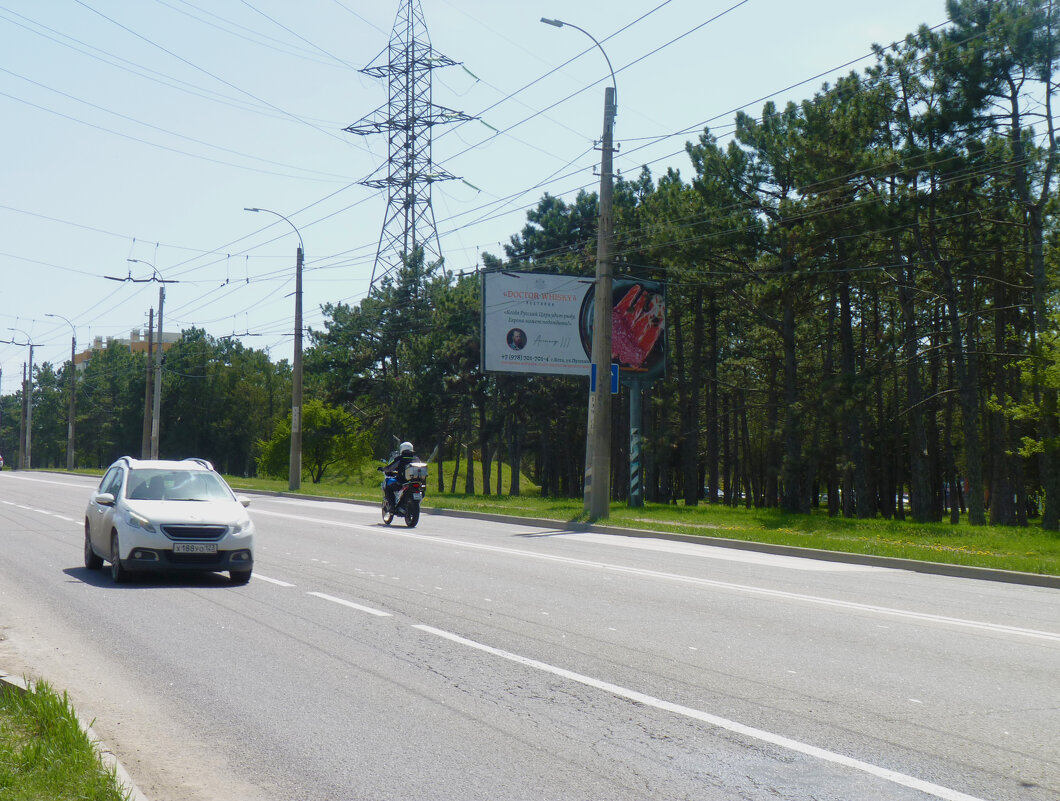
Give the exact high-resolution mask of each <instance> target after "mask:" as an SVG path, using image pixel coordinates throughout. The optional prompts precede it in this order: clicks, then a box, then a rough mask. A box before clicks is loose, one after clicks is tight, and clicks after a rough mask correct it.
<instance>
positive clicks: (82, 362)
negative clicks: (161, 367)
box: [74, 328, 181, 372]
mask: <svg viewBox="0 0 1060 801" xmlns="http://www.w3.org/2000/svg"><path fill="white" fill-rule="evenodd" d="M180 336H181V335H180V334H174V333H172V332H163V333H162V350H163V351H167V350H169V349H170V348H172V347H173V345H174V344H176V343H177V342H178V341H180ZM112 344H118V345H124V346H125V347H127V348H128V349H129V350H131V351H132V352H133V353H147V337H146V336H145V335H143V334H142V333H141V332H140V329H138V328H136V329H133V330H132V331H130V332H129V337H128V339H126V338H125V337H107V338H106V339H104V338H103V337H96V338H95V339H94V340H92V347H90V348H88V349H87V350H84V351H82V352H81V353H78V354H77V355H75V356H74V365H75V366H76V367H77V371H78V372H81V371H83V370H84V369H85V367H87V366H88V363H89V362H90V361H92V356H93V355H94V354H95V353H96V351H101V350H106V349H107V348H109V347H110V346H111V345H112ZM155 347H157V343H155Z"/></svg>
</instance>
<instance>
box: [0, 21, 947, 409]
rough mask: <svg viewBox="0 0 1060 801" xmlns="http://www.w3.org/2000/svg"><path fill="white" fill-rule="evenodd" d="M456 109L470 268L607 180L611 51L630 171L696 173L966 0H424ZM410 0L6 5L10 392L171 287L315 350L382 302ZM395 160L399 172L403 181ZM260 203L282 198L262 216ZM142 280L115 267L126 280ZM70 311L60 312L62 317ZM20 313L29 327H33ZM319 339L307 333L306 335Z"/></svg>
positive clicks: (455, 257) (1, 92)
mask: <svg viewBox="0 0 1060 801" xmlns="http://www.w3.org/2000/svg"><path fill="white" fill-rule="evenodd" d="M418 1H419V3H420V7H421V9H422V12H423V17H424V20H425V22H426V26H427V35H428V36H429V38H430V41H431V44H432V47H433V49H434V50H435V51H436V52H438V53H439V54H441V55H444V56H446V57H448V58H449V59H452V60H453V61H455V62H457V64H456V65H454V66H447V67H444V68H439V69H436V70H434V71H433V72H432V77H433V85H432V92H433V99H434V102H435V103H437V104H439V105H441V106H445V107H447V108H450V109H454V110H458V111H462V112H464V113H465V114H467V115H469V116H472V117H475V118H477V119H475V120H473V121H470V122H464V123H451V124H446V125H439V126H436V127H435V128H434V133H433V136H434V139H433V159H434V162H435V163H437V164H438V165H439V166H440V167H441V168H442V169H444V170H445V171H446V172H448V173H449V174H451V175H453V176H456V179H454V180H449V181H444V182H438V183H435V184H434V185H433V192H432V204H433V211H434V218H435V220H436V226H437V231H438V235H439V241H440V247H441V251H442V254H443V256H444V258H445V265H446V267H447V269H450V270H453V271H454V272H459V271H461V270H474V269H475V268H476V266H478V265H479V264H480V262H481V254H482V253H483V252H484V251H485V252H488V253H492V254H494V255H497V256H503V249H502V246H503V244H504V243H507V242H508V241H509V239H510V237H511V236H512V235H514V234H518V233H519V232H520V230H521V229H522V228H523V226H524V225H525V224H526V212H527V210H528V209H531V208H533V207H535V206H536V205H537V203H538V201H539V200H540V199H541V197H542V196H543V195H544V193H546V192H547V193H549V194H551V195H554V196H558V197H561V198H564V199H566V200H572V199H573V198H574V197H575V196H576V194H577V193H578V191H580V190H583V189H585V190H588V191H596V190H597V188H598V185H599V178H598V176H597V174H596V169H595V168H596V167H597V166H598V164H599V152H598V151H597V150H595V149H594V144H595V142H596V140H598V139H599V138H600V135H601V132H602V125H603V92H604V87H605V86H606V85H607V84H609V83H610V81H611V75H610V72H609V71H608V67H607V61H605V59H604V57H603V55H602V54H601V52H600V50H599V49H597V47H596V46H595V45H594V44H593V42H592V41H591V39H590V38H589V37H588V36H586V35H585V33H582V32H581V31H578V30H576V29H574V28H571V27H565V28H555V27H552V26H549V25H544V24H541V23H540V21H539V20H540V18H541V17H550V18H559V19H562V20H564V21H566V22H569V23H571V24H573V25H577V26H579V27H581V28H584V29H585V31H587V32H588V33H590V34H591V35H592V36H593V37H595V39H596V40H598V41H599V42H600V44H601V46H602V48H603V50H604V51H605V52H606V54H607V56H608V58H609V59H610V62H611V65H612V67H613V69H614V72H615V82H616V85H617V89H618V116H617V119H616V122H615V141H616V143H617V144H618V147H619V148H620V149H619V152H618V153H617V155H616V157H615V167H616V169H618V170H619V171H621V172H622V174H623V175H625V176H627V177H629V178H636V177H638V176H639V175H640V173H641V170H642V169H643V167H644V166H647V167H648V168H649V169H650V170H651V172H652V175H653V176H654V177H655V178H656V179H657V178H658V177H660V176H661V175H663V174H664V173H665V172H666V170H667V169H669V168H673V169H676V170H679V171H680V172H681V174H682V175H683V176H684V177H685V178H686V179H689V178H690V177H691V170H690V165H689V162H688V159H687V157H686V156H685V153H684V147H685V144H686V142H689V141H695V140H697V139H698V137H699V135H700V134H701V133H702V132H703V129H704V127H705V126H706V127H709V128H710V130H711V132H712V133H714V134H715V135H716V136H718V137H719V139H720V140H721V141H722V143H723V144H724V143H725V142H727V140H728V136H729V135H730V133H731V130H732V123H733V121H734V119H735V115H736V112H737V111H738V110H743V111H745V112H747V113H748V114H751V115H754V116H757V115H758V114H760V112H761V109H762V106H763V104H764V103H765V102H766V100H772V101H774V102H776V103H778V104H783V103H786V102H788V101H795V102H798V101H800V100H802V99H805V98H807V97H811V96H812V95H813V94H814V92H816V91H818V90H819V89H820V88H821V86H822V84H823V83H824V82H826V81H834V80H835V78H836V77H837V76H839V75H844V74H847V73H848V72H850V71H851V70H855V71H861V70H863V69H865V68H866V67H867V66H869V65H870V64H871V63H872V59H871V58H867V56H868V55H869V54H870V52H871V47H872V45H873V43H880V44H889V43H891V42H894V41H896V40H900V39H902V38H903V37H904V36H905V35H906V34H908V33H911V32H913V31H914V30H916V28H917V27H918V26H919V25H921V24H927V25H930V26H935V25H939V24H941V23H944V22H945V21H946V12H945V2H944V0H889V2H879V0H799V1H798V2H793V1H792V0H606V1H605V0H562V2H561V1H560V0H418ZM405 2H406V0H372V2H366V0H299V2H291V0H0V120H2V121H3V124H2V125H0V154H2V155H0V170H2V174H0V175H2V179H0V340H14V344H9V343H3V342H0V370H2V379H0V394H4V395H7V394H11V393H13V392H15V391H16V389H17V388H18V382H19V381H20V380H21V375H22V365H23V363H24V362H25V361H26V359H27V357H28V351H29V348H28V347H26V346H25V344H24V343H26V342H27V341H32V342H33V344H34V346H35V350H34V362H35V364H40V363H42V362H51V363H52V365H53V366H55V367H56V368H58V367H59V366H61V364H62V363H63V362H64V361H65V360H67V359H68V358H69V353H70V339H71V336H72V335H76V339H77V345H78V351H81V350H82V349H84V348H86V347H88V346H89V345H91V344H92V342H93V340H95V339H96V338H102V339H103V340H106V339H107V338H108V337H115V338H119V337H124V338H128V337H129V336H130V332H132V331H134V330H135V331H144V330H145V329H146V326H147V322H148V315H149V310H150V309H152V308H155V309H157V306H158V300H159V297H158V296H159V284H158V283H156V282H152V281H150V280H147V279H151V278H154V277H161V278H164V279H165V280H166V281H169V282H171V283H167V284H166V300H165V306H164V327H165V330H166V332H171V331H172V332H179V331H181V330H184V329H187V328H191V327H198V328H202V329H205V330H206V331H207V333H209V334H210V335H212V336H214V337H225V336H235V337H237V338H239V339H240V340H241V341H243V343H244V344H245V345H246V346H247V347H252V348H256V349H263V350H267V351H268V353H269V354H270V356H271V357H272V358H273V359H274V360H279V359H284V358H287V359H289V358H290V357H291V353H292V349H293V345H292V343H293V318H294V297H293V292H294V276H295V254H296V249H297V247H298V236H297V235H296V231H297V234H298V235H300V236H301V240H302V242H303V243H304V252H305V269H304V278H303V281H304V310H305V311H304V326H305V328H307V329H316V330H321V329H322V328H323V324H324V315H323V313H322V311H321V306H322V305H323V304H326V303H339V302H342V303H347V304H350V305H356V304H357V303H359V302H360V301H361V300H362V299H363V298H364V297H365V296H366V294H367V292H368V289H369V284H370V279H371V276H372V271H373V262H374V260H375V253H376V247H377V244H378V241H379V235H380V230H381V228H382V223H383V217H384V212H385V210H386V199H385V196H384V194H383V193H382V192H381V191H380V190H378V189H371V188H368V187H365V186H364V185H362V183H361V182H362V181H365V180H366V179H369V178H371V177H378V176H379V173H378V172H377V171H378V170H379V169H380V167H381V166H382V165H384V164H385V161H386V159H387V156H388V150H387V149H388V145H387V141H386V139H385V137H384V136H382V135H376V136H370V137H362V136H359V135H355V134H349V133H345V132H344V131H343V129H344V128H345V127H347V126H349V125H351V124H354V123H356V122H358V121H360V120H362V119H363V118H366V117H371V116H372V115H373V112H375V111H376V110H377V109H380V108H381V107H385V105H386V102H387V87H386V84H385V82H383V81H381V80H379V79H377V78H373V77H370V76H368V75H365V74H363V73H362V72H360V70H362V69H363V68H365V67H367V66H369V65H370V64H371V65H378V64H380V63H385V58H386V56H385V52H384V51H385V48H386V46H387V44H388V41H389V39H390V37H391V32H392V29H393V27H394V23H395V18H396V16H397V12H398V8H399V6H400V5H404V4H405ZM382 174H383V175H385V168H384V172H383V173H382ZM246 207H258V208H262V209H268V210H270V211H272V212H275V213H276V214H279V215H283V216H284V217H286V218H287V219H288V220H289V221H290V224H288V223H287V222H284V220H282V219H280V218H279V217H277V216H275V215H273V214H269V213H258V214H255V213H250V212H247V211H244V209H245V208H246ZM127 278H133V279H136V280H134V281H129V280H111V279H127ZM48 315H55V316H48ZM11 329H15V330H11ZM307 344H308V340H307Z"/></svg>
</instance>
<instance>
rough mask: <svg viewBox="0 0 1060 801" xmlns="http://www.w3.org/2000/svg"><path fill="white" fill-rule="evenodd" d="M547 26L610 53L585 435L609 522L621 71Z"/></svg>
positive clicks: (588, 483) (588, 486)
mask: <svg viewBox="0 0 1060 801" xmlns="http://www.w3.org/2000/svg"><path fill="white" fill-rule="evenodd" d="M541 21H542V22H543V23H545V24H546V25H552V26H553V27H556V28H563V27H568V28H574V29H575V30H577V31H581V32H582V33H584V34H585V35H586V36H588V37H589V38H590V39H592V41H593V44H595V45H596V47H597V49H599V51H600V52H601V53H603V55H604V60H605V61H607V68H608V69H609V70H610V71H611V86H608V87H607V88H606V89H604V132H603V137H602V141H601V143H600V220H599V225H598V227H597V235H596V282H595V286H594V289H593V298H594V299H593V348H592V368H593V369H594V370H595V371H596V386H595V388H593V390H592V391H591V392H590V394H589V419H588V422H587V425H586V435H585V488H584V508H585V511H586V512H587V513H588V514H589V517H590V519H592V520H599V519H601V518H606V517H608V516H609V515H610V512H611V305H612V302H611V301H612V282H613V272H614V270H613V266H612V255H611V247H612V240H613V238H614V229H615V219H614V213H613V211H612V197H613V194H614V191H613V190H614V169H613V165H614V135H615V116H616V114H617V113H618V102H617V96H618V87H617V84H616V83H615V70H614V68H613V67H612V66H611V59H610V58H608V56H607V51H606V50H604V48H603V47H601V46H600V43H599V42H598V41H596V37H594V36H593V35H592V34H591V33H589V32H588V31H587V30H585V28H579V27H578V26H577V25H572V24H571V23H569V22H564V21H563V20H559V19H548V18H547V17H542V18H541Z"/></svg>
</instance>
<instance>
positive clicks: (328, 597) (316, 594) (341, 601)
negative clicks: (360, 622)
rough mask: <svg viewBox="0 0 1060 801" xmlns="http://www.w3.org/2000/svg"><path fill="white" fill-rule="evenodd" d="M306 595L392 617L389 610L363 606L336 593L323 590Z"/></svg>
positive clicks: (370, 613) (377, 615) (360, 610)
mask: <svg viewBox="0 0 1060 801" xmlns="http://www.w3.org/2000/svg"><path fill="white" fill-rule="evenodd" d="M306 595H312V596H314V597H316V598H323V599H324V600H325V601H331V602H332V603H335V604H342V605H343V606H348V607H349V608H350V609H356V610H357V611H359V612H367V613H368V614H369V615H375V616H376V617H390V616H391V615H390V613H389V612H381V611H380V610H378V609H372V607H370V606H362V605H361V604H355V603H354V602H353V601H347V600H345V599H343V598H336V597H335V596H334V595H325V594H324V593H322V592H307V593H306Z"/></svg>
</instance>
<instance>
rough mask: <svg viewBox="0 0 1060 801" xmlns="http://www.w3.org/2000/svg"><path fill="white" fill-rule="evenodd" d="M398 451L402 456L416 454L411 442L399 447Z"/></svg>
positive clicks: (403, 443)
mask: <svg viewBox="0 0 1060 801" xmlns="http://www.w3.org/2000/svg"><path fill="white" fill-rule="evenodd" d="M398 451H399V452H400V453H401V455H402V456H404V455H405V454H406V453H414V449H413V447H412V443H411V442H402V443H401V444H400V445H399V446H398Z"/></svg>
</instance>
